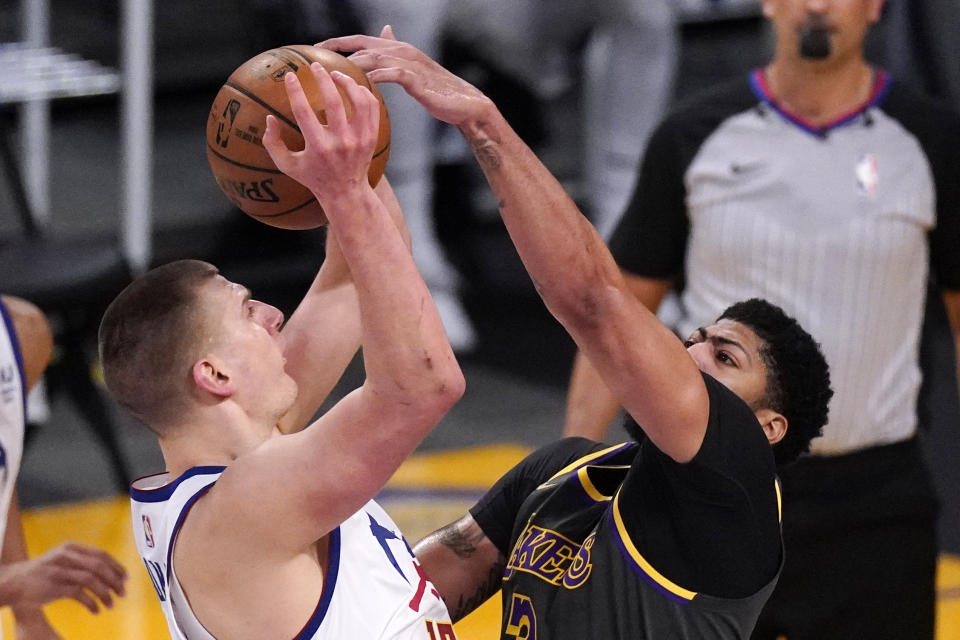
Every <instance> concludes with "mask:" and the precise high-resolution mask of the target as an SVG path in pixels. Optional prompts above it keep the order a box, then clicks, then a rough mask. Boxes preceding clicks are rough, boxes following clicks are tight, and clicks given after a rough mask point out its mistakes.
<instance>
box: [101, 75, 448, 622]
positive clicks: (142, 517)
mask: <svg viewBox="0 0 960 640" xmlns="http://www.w3.org/2000/svg"><path fill="white" fill-rule="evenodd" d="M312 69H313V74H314V77H315V79H316V82H317V85H318V87H319V89H320V93H321V95H322V98H323V104H324V109H325V112H326V119H327V123H326V125H321V124H320V122H319V121H318V119H317V116H316V114H315V113H314V111H313V109H312V107H311V106H310V105H309V104H308V102H307V99H306V97H305V95H304V92H303V89H302V87H301V85H300V83H299V81H298V80H297V78H296V76H295V75H294V74H292V73H289V74H287V75H286V77H285V79H284V82H285V83H286V90H287V93H288V95H289V97H290V102H291V105H292V106H293V112H294V115H295V117H296V120H297V123H298V125H299V128H300V130H301V131H302V133H303V135H304V138H305V141H306V146H305V149H304V150H303V151H299V152H291V151H290V150H289V149H288V148H287V147H286V145H285V144H284V142H283V141H282V140H281V137H280V136H281V134H280V126H281V123H280V122H279V121H278V120H276V119H275V118H273V117H272V116H269V117H268V118H267V124H266V129H265V131H264V133H263V144H264V146H265V148H266V149H267V150H268V151H269V153H270V155H271V157H272V158H273V159H274V161H275V162H276V164H277V166H278V167H279V168H280V169H281V170H282V171H284V173H287V174H288V175H290V176H291V177H293V178H295V179H297V180H299V181H300V182H301V183H303V184H304V185H306V186H307V187H308V188H309V189H310V190H311V192H312V193H313V194H314V195H315V197H316V198H317V200H318V201H319V202H320V204H321V205H322V206H323V209H324V211H325V212H326V214H327V218H328V219H329V227H328V240H327V252H326V256H325V259H324V264H323V266H322V267H321V269H320V272H319V273H318V275H317V278H316V280H315V281H314V283H313V285H312V286H311V288H310V290H309V291H308V292H307V294H306V296H305V298H304V300H303V301H302V302H301V303H300V305H299V306H298V308H297V310H296V311H295V312H294V313H293V315H292V316H291V317H290V320H289V321H288V322H287V323H286V325H285V326H283V328H282V330H281V325H283V314H282V313H281V312H280V311H279V310H277V309H275V308H273V307H271V306H269V305H267V304H264V303H262V302H258V301H256V300H253V299H251V297H250V292H249V290H247V289H246V288H245V287H242V286H240V285H238V284H234V283H232V282H229V281H228V280H226V279H225V278H223V277H222V276H220V275H219V274H218V273H217V270H216V268H215V267H213V265H209V264H207V263H203V262H199V261H193V260H184V261H179V262H175V263H171V264H168V265H163V266H161V267H158V268H156V269H154V270H152V271H150V272H148V273H146V274H144V275H143V276H141V277H140V278H138V279H137V280H135V281H134V282H133V283H131V284H130V285H129V286H128V287H127V288H126V289H125V290H124V291H123V292H122V293H121V294H120V295H119V296H118V297H117V299H116V300H114V301H113V303H111V305H110V307H109V308H108V309H107V312H106V313H105V315H104V317H103V320H102V322H101V325H100V354H101V359H102V362H103V368H104V378H105V380H106V382H107V386H108V388H109V389H110V391H111V393H112V394H113V395H114V397H115V398H116V399H117V400H118V401H119V402H120V404H121V405H123V406H125V407H126V408H128V409H129V410H130V411H131V412H132V413H133V414H134V415H135V416H137V417H138V418H139V419H140V420H141V421H143V422H144V423H145V424H146V425H147V426H148V427H149V428H150V429H151V430H152V431H153V432H154V433H155V434H157V436H158V439H159V444H160V447H161V449H162V451H163V455H164V460H165V463H166V467H167V470H166V473H165V474H161V475H159V476H153V477H150V478H147V479H143V480H140V481H138V482H137V483H135V486H134V487H133V489H132V491H131V497H132V500H133V513H134V523H133V526H134V533H135V536H136V538H137V541H138V547H139V548H140V551H141V554H142V555H143V559H144V562H145V564H146V568H147V570H148V571H149V572H150V574H151V577H152V578H153V580H154V583H155V584H156V585H157V593H158V595H159V596H160V600H161V603H162V605H163V607H164V611H165V613H166V614H167V620H168V623H169V627H170V631H171V634H172V635H173V637H174V638H177V639H178V640H179V639H181V638H187V639H189V640H198V639H200V640H203V639H208V638H211V637H212V638H217V639H218V640H246V639H251V640H253V639H256V640H271V639H274V638H276V639H282V640H289V639H290V638H297V639H298V640H306V639H307V638H336V639H337V640H339V639H341V638H347V637H357V638H364V639H367V638H402V639H406V638H410V639H414V638H417V639H422V640H440V639H441V638H443V639H445V640H446V639H450V638H453V629H452V627H451V626H450V625H449V616H448V615H447V613H446V610H445V608H444V606H443V604H442V602H441V601H440V599H439V597H438V596H437V595H436V594H435V591H434V589H433V587H432V586H431V585H430V583H429V581H428V580H427V578H426V576H425V575H423V574H422V572H421V571H419V570H418V569H417V566H416V565H415V564H414V562H413V559H412V556H411V554H410V551H409V549H408V547H407V545H406V544H405V543H404V542H403V539H402V537H401V535H400V533H399V531H398V530H397V528H396V525H394V524H393V523H392V522H390V521H389V519H388V518H387V517H386V514H385V513H384V512H383V511H381V510H380V509H379V507H377V506H376V505H375V504H374V503H372V502H370V500H371V498H373V496H374V495H376V493H377V492H379V490H380V489H381V488H382V486H383V485H384V483H386V481H387V480H388V479H389V477H390V476H391V475H392V474H393V472H394V471H396V469H397V467H398V466H399V465H400V463H401V462H402V461H403V460H404V459H405V458H406V457H407V455H409V454H410V453H411V452H412V451H413V449H414V448H415V447H416V446H417V445H418V444H419V442H420V441H421V439H422V438H423V437H424V436H425V435H426V434H427V433H428V432H429V431H430V429H432V428H433V426H434V425H435V424H436V423H437V421H439V420H440V418H441V417H442V416H443V415H444V413H446V411H447V410H448V409H449V408H450V407H451V406H452V405H453V403H454V402H456V400H458V399H459V397H460V395H461V394H462V393H463V376H462V374H461V372H460V369H459V366H458V365H457V362H456V359H455V358H454V356H453V352H452V350H451V349H450V345H449V343H448V341H447V339H446V336H445V334H444V332H443V326H442V324H441V322H440V318H439V315H438V314H437V311H436V308H435V307H434V305H433V302H432V300H431V299H430V296H429V292H428V290H427V288H426V285H425V284H424V283H423V280H422V278H421V277H420V275H419V273H418V272H417V270H416V266H415V265H414V263H413V259H412V257H411V253H410V248H409V245H408V244H407V243H406V242H405V241H404V240H405V238H404V230H403V225H402V218H401V217H400V214H399V207H398V206H397V204H396V200H395V198H394V196H393V192H392V191H391V190H390V187H389V185H388V184H387V182H386V181H385V180H382V181H381V183H380V184H378V185H377V188H376V190H374V189H372V188H371V187H370V186H369V184H368V182H367V177H366V176H367V169H368V167H369V163H370V158H371V156H372V154H373V148H374V144H375V142H376V137H377V130H378V114H379V103H378V101H377V100H376V98H374V97H373V95H372V94H371V93H370V92H369V91H368V90H367V89H365V88H362V87H360V86H358V85H357V84H356V82H354V81H353V80H351V79H349V78H348V77H346V76H345V75H343V74H340V73H334V74H332V75H331V74H328V73H327V72H326V71H324V70H323V68H322V67H321V66H320V65H318V64H315V65H313V67H312ZM338 88H339V89H340V91H341V92H342V94H343V96H345V97H342V96H341V93H338ZM346 100H349V102H350V103H351V106H352V109H351V118H350V120H347V117H346V107H345V105H344V101H346ZM391 213H393V214H394V216H393V219H391ZM358 310H359V312H358ZM358 313H359V319H358ZM361 342H362V344H363V356H364V365H365V371H366V379H365V381H364V383H363V385H362V386H361V387H360V388H358V389H356V390H355V391H353V392H352V393H350V394H348V395H347V396H346V397H345V398H343V399H342V400H340V401H339V402H338V403H336V404H335V405H334V406H333V407H332V408H331V409H330V410H329V411H327V412H326V413H325V414H324V415H322V416H321V417H320V418H319V419H317V420H316V421H315V422H313V423H312V424H311V425H310V426H309V427H308V428H305V429H304V428H303V427H304V426H306V425H307V423H308V422H309V421H310V420H311V419H312V417H313V415H314V414H315V413H316V411H317V409H318V408H319V407H320V405H321V403H322V402H323V400H324V399H325V398H326V396H327V394H328V393H329V391H330V390H331V389H332V388H333V385H334V384H335V383H336V381H337V380H338V379H339V377H340V375H341V374H342V372H343V370H344V369H345V367H346V365H347V364H348V363H349V361H350V359H351V358H352V356H353V354H354V353H355V352H356V349H357V347H358V345H359V343H361Z"/></svg>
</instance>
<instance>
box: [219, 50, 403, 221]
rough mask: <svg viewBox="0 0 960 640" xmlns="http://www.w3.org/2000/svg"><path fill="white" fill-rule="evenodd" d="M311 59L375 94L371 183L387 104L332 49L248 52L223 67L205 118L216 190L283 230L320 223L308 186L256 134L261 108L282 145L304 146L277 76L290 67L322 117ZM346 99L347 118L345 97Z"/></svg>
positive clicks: (386, 126) (382, 148)
mask: <svg viewBox="0 0 960 640" xmlns="http://www.w3.org/2000/svg"><path fill="white" fill-rule="evenodd" d="M312 62H319V63H320V64H322V65H323V66H324V68H325V69H327V71H340V72H342V73H345V74H346V75H348V76H350V77H351V78H353V79H354V80H356V81H357V84H359V85H361V86H365V87H367V88H368V89H370V91H371V92H373V95H375V96H376V97H377V98H378V99H379V100H380V135H379V138H378V139H377V147H376V151H374V153H373V158H372V160H371V162H370V170H369V172H368V173H367V179H368V180H369V181H370V184H371V185H376V184H377V182H379V181H380V177H381V176H382V175H383V170H384V168H385V167H386V164H387V157H388V156H389V155H390V119H389V117H388V116H387V108H386V106H385V105H384V103H383V98H382V97H381V95H380V92H379V91H377V88H376V87H375V86H374V85H373V83H371V82H370V81H369V80H368V79H367V77H366V75H365V74H364V73H363V71H361V70H360V68H359V67H357V66H356V65H355V64H353V63H352V62H350V61H349V60H347V59H346V58H345V57H344V56H342V55H340V54H339V53H336V52H334V51H328V50H326V49H320V48H318V47H313V46H309V45H290V46H286V47H278V48H276V49H270V50H269V51H264V52H263V53H261V54H259V55H257V56H254V57H253V58H251V59H250V60H248V61H247V62H245V63H243V64H242V65H241V66H240V67H239V68H238V69H237V70H236V71H234V72H233V73H232V74H230V77H229V78H227V82H226V84H224V85H223V87H221V89H220V92H219V93H217V97H216V98H215V99H214V101H213V106H212V107H211V108H210V116H209V117H208V118H207V160H208V161H209V162H210V168H211V169H212V170H213V176H214V178H216V180H217V184H218V185H220V189H222V190H223V192H224V194H226V196H227V198H229V199H230V201H231V202H233V204H235V205H236V206H237V207H239V208H240V210H242V211H243V212H244V213H246V214H247V215H249V216H250V217H252V218H255V219H257V220H259V221H260V222H264V223H266V224H269V225H271V226H274V227H280V228H282V229H313V228H315V227H320V226H323V225H325V224H326V223H327V217H326V215H324V213H323V209H322V208H321V207H320V204H319V203H318V202H317V201H316V199H315V198H314V197H313V194H312V193H310V190H309V189H307V188H306V187H304V186H303V185H302V184H300V183H299V182H297V181H296V180H294V179H293V178H291V177H289V176H287V175H286V174H284V173H283V172H281V171H280V170H279V169H277V167H276V165H275V164H274V163H273V160H271V159H270V156H269V154H267V150H266V149H264V148H263V142H262V141H261V138H262V137H263V131H264V129H265V128H266V122H267V120H266V119H267V114H273V115H274V116H275V117H276V118H277V120H278V124H280V127H281V138H282V139H283V141H284V142H285V143H286V145H287V147H288V148H289V149H290V150H291V151H298V150H302V149H303V147H304V142H303V136H302V135H301V134H300V129H299V127H298V126H297V121H296V119H295V118H294V116H293V112H292V111H291V109H290V103H289V101H288V100H287V93H286V90H285V89H284V83H283V78H284V76H285V75H286V74H287V72H290V71H292V72H294V73H296V74H297V78H298V79H299V80H300V83H301V84H302V85H303V90H304V93H306V96H307V99H308V100H309V101H310V104H311V105H313V107H314V109H315V110H316V112H317V117H318V118H319V119H320V122H321V123H326V118H325V116H324V113H323V98H322V97H321V95H320V91H319V89H318V88H317V84H316V81H315V80H314V78H313V74H312V73H311V71H310V64H311V63H312ZM341 95H343V92H342V91H341ZM345 106H346V108H347V117H348V118H349V117H350V103H349V100H347V99H346V97H345Z"/></svg>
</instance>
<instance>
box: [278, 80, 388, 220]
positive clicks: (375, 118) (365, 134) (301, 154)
mask: <svg viewBox="0 0 960 640" xmlns="http://www.w3.org/2000/svg"><path fill="white" fill-rule="evenodd" d="M310 70H311V72H312V73H313V77H314V78H315V79H316V81H317V86H318V88H319V90H320V95H321V97H322V98H323V111H324V113H325V115H326V120H327V122H326V124H322V123H321V122H320V119H319V118H318V117H317V114H316V112H315V111H314V108H313V107H312V106H311V105H310V103H309V101H308V100H307V96H306V94H305V93H304V91H303V87H302V86H301V84H300V80H299V79H298V78H297V76H296V75H295V74H293V73H288V74H287V75H286V76H285V77H284V85H285V88H286V91H287V97H288V98H289V100H290V107H291V109H292V111H293V115H294V117H295V118H296V120H297V124H298V125H299V126H300V132H301V133H302V134H303V138H304V142H305V147H304V149H303V151H291V150H290V149H289V148H288V147H287V145H286V144H285V143H284V142H283V140H281V139H280V125H279V123H278V122H277V119H276V118H275V117H274V116H272V115H268V116H267V127H266V130H265V131H264V134H263V146H264V148H265V149H266V150H267V153H269V154H270V158H271V159H273V161H274V163H275V164H276V165H277V168H279V169H280V170H281V171H283V172H284V173H285V174H287V175H288V176H290V177H291V178H293V179H294V180H296V181H297V182H299V183H301V184H302V185H304V186H305V187H307V188H308V189H310V191H311V192H312V193H313V195H314V196H315V197H316V198H317V200H318V201H319V202H320V204H321V206H324V208H325V209H326V208H327V207H326V204H327V203H329V202H331V201H332V200H334V199H336V198H337V197H338V196H340V195H342V194H344V193H347V192H348V191H350V190H351V189H354V188H356V187H358V186H361V185H366V184H367V171H368V170H369V167H370V160H371V158H372V157H373V152H374V149H375V147H376V143H377V136H378V132H379V123H380V103H379V101H378V100H377V98H376V97H375V96H374V95H373V94H372V93H371V92H370V91H369V90H368V89H366V88H365V87H361V86H360V85H358V84H357V83H356V82H355V81H354V80H353V78H351V77H349V76H347V75H346V74H343V73H341V72H339V71H334V72H333V73H328V72H327V70H326V69H324V68H323V65H321V64H320V63H319V62H314V63H313V64H312V65H310ZM338 86H339V87H340V88H341V89H343V91H344V92H345V93H346V97H347V99H349V101H350V104H351V106H352V111H353V113H352V117H351V118H350V119H349V120H348V119H347V113H346V107H345V105H344V99H343V98H342V97H341V95H340V93H339V92H338V91H337V87H338Z"/></svg>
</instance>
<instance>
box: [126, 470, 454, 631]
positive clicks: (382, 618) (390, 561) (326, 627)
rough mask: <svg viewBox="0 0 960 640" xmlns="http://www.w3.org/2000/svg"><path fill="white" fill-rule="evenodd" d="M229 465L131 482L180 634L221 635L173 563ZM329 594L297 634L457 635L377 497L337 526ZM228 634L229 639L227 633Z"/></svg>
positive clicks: (153, 569) (154, 568)
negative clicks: (197, 610)
mask: <svg viewBox="0 0 960 640" xmlns="http://www.w3.org/2000/svg"><path fill="white" fill-rule="evenodd" d="M223 469H224V468H223V467H195V468H193V469H190V470H189V471H187V472H186V473H184V474H183V475H182V476H180V477H179V478H177V479H176V480H174V481H172V482H169V474H166V473H162V474H158V475H154V476H148V477H146V478H141V479H139V480H137V481H136V482H134V483H133V485H132V486H131V489H130V497H131V502H132V516H133V532H134V538H135V539H136V543H137V549H138V551H139V552H140V556H141V558H142V559H143V562H144V564H145V565H146V567H147V571H148V573H149V574H150V579H151V580H152V581H153V586H154V588H155V589H156V591H157V596H158V597H159V598H160V606H161V608H162V609H163V614H164V616H165V617H166V619H167V626H168V627H169V629H170V635H171V637H172V638H173V640H216V639H214V637H213V636H212V635H211V634H210V633H209V632H208V631H207V630H206V629H204V628H203V625H201V624H200V622H199V621H198V620H197V618H196V616H195V615H194V613H193V611H192V610H191V609H190V605H189V603H188V602H187V599H186V597H185V596H184V594H183V590H182V589H181V588H180V584H179V582H178V581H177V578H176V572H175V571H174V570H173V566H172V563H171V549H172V547H173V541H174V540H175V538H176V535H177V533H178V531H179V529H180V526H181V525H182V523H183V519H184V517H185V516H186V514H187V512H188V511H189V509H190V507H191V506H192V504H193V503H194V501H196V500H197V498H199V497H200V496H202V495H203V494H204V493H205V492H206V491H207V490H208V489H209V488H210V487H211V486H213V484H214V483H215V482H216V481H217V479H218V478H219V477H220V474H221V473H222V472H223ZM329 553H330V556H329V562H328V567H327V574H326V576H325V579H324V587H323V594H322V595H321V597H320V601H319V602H318V603H317V608H316V610H315V611H314V613H313V615H312V616H310V618H309V619H308V620H304V625H303V630H302V631H301V632H300V633H299V634H297V636H296V637H295V638H294V639H293V640H319V639H324V640H334V639H335V640H341V639H343V638H363V639H364V640H367V639H369V640H375V639H378V638H382V639H384V640H387V639H397V640H455V638H456V636H455V635H454V632H453V625H452V624H451V622H450V616H449V614H448V613H447V609H446V606H444V604H443V601H442V600H441V599H440V597H439V595H438V594H437V592H436V590H435V589H434V587H433V585H432V584H431V583H430V581H429V580H427V578H426V574H425V573H424V572H423V570H422V569H421V568H420V565H419V563H418V562H417V561H416V559H415V558H414V556H413V552H412V551H411V550H410V546H409V545H408V544H407V542H406V540H404V538H403V536H402V535H401V533H400V529H399V528H398V527H397V525H396V524H395V523H394V522H393V520H392V519H391V518H390V516H388V515H387V513H386V512H385V511H384V510H383V509H382V508H381V507H380V505H378V504H377V503H376V502H374V501H372V500H371V501H370V502H368V503H367V504H365V505H364V506H363V508H362V509H360V510H359V511H357V512H356V513H355V514H353V515H352V516H350V517H349V518H348V519H347V520H346V521H345V522H343V523H342V524H341V525H340V526H339V527H337V528H336V529H335V530H333V531H332V532H331V533H330V552H329ZM223 640H228V639H223Z"/></svg>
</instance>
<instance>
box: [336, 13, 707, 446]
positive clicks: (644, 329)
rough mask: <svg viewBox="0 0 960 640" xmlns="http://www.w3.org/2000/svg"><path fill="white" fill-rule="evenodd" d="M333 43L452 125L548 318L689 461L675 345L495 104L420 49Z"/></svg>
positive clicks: (688, 369) (699, 398)
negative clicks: (475, 162)
mask: <svg viewBox="0 0 960 640" xmlns="http://www.w3.org/2000/svg"><path fill="white" fill-rule="evenodd" d="M381 35H382V36H383V37H381V38H373V37H369V36H350V37H346V38H334V39H331V40H328V41H326V42H324V43H322V46H325V47H328V48H331V49H335V50H343V51H355V52H356V53H354V54H352V55H351V56H350V59H351V60H352V61H354V62H355V63H357V64H358V65H359V66H360V67H361V68H362V69H364V70H365V71H366V72H367V73H368V75H369V76H370V78H371V79H372V80H373V81H374V82H396V83H398V84H400V85H401V86H403V87H404V89H405V90H406V91H407V92H408V93H409V94H410V95H411V96H413V97H414V98H415V99H417V100H418V101H419V102H420V103H421V104H422V105H423V106H424V107H425V108H426V109H427V110H428V111H429V112H430V113H431V114H432V115H433V116H434V117H435V118H438V119H440V120H443V121H444V122H447V123H450V124H452V125H454V126H456V127H457V128H458V129H459V130H460V132H461V133H462V135H463V136H464V138H465V139H466V140H467V142H468V143H469V144H470V147H471V149H472V150H473V153H474V155H475V156H476V158H477V160H478V162H479V163H480V165H481V168H482V169H483V171H484V174H485V175H486V177H487V181H488V182H489V183H490V186H491V188H492V189H493V192H494V194H495V195H496V198H497V202H498V204H499V208H500V214H501V216H502V217H503V220H504V223H505V224H506V227H507V230H508V232H509V233H510V237H511V238H512V240H513V243H514V245H515V246H516V248H517V252H518V253H519V255H520V258H521V260H522V261H523V263H524V265H525V267H526V269H527V272H528V273H529V274H530V276H531V278H532V279H533V282H534V285H535V286H536V288H537V291H538V292H539V293H540V296H541V297H542V298H543V300H544V302H545V303H546V305H547V307H548V308H549V310H550V312H551V313H552V314H553V315H554V316H555V317H556V318H557V319H558V320H559V321H560V322H561V323H562V324H563V325H564V327H565V328H566V329H567V331H568V333H570V335H571V336H572V337H573V339H574V340H575V341H576V343H577V346H578V347H579V348H580V350H581V351H583V352H584V354H585V355H586V356H587V357H588V358H589V360H590V362H591V363H592V365H593V366H594V367H595V368H596V369H597V371H598V373H599V374H600V377H601V378H602V379H603V380H604V381H605V382H606V383H607V385H608V386H609V387H610V390H611V392H612V393H613V395H614V396H615V397H616V398H617V399H618V400H619V401H620V402H621V404H622V405H623V406H624V407H625V408H626V409H627V411H629V412H630V414H631V415H632V416H633V417H634V418H635V419H636V421H637V422H638V423H639V424H641V425H643V428H644V430H645V432H646V433H647V435H648V436H649V437H650V439H651V440H652V441H653V443H654V444H655V445H656V446H657V447H658V448H660V449H661V450H662V451H664V452H665V453H666V454H667V455H669V456H671V457H672V458H674V459H675V460H677V461H681V462H683V461H688V460H690V459H691V458H692V457H693V456H694V455H695V454H696V452H697V451H698V450H699V448H700V444H701V442H702V441H703V435H704V433H705V431H706V424H707V417H708V414H709V400H708V397H707V393H706V388H705V387H704V384H703V381H702V378H701V376H700V373H699V371H698V370H697V367H696V365H695V364H694V362H693V360H692V359H691V358H690V356H689V355H688V354H687V353H686V350H685V349H684V348H683V345H682V344H681V343H680V341H679V340H678V339H677V338H676V337H675V336H674V335H673V334H672V333H671V332H670V330H669V329H667V328H666V327H665V326H663V325H662V324H661V323H660V322H659V321H658V320H657V318H656V316H654V315H653V314H652V313H650V311H649V310H647V309H646V308H645V307H644V306H643V305H642V304H641V303H640V302H639V301H637V299H636V298H635V297H634V296H633V295H632V294H631V292H630V290H629V288H628V287H627V285H626V283H625V282H624V280H623V277H622V276H621V275H620V272H619V269H618V268H617V265H616V263H615V262H614V260H613V257H612V256H611V255H610V252H609V251H608V250H607V248H606V246H605V244H604V243H603V241H602V239H601V238H600V236H599V235H598V234H597V232H596V231H595V230H594V228H593V227H592V226H591V225H590V223H589V222H588V221H587V219H586V218H585V217H584V216H583V215H582V214H581V213H580V211H579V210H578V209H577V207H576V205H575V204H574V203H573V201H572V200H571V199H570V198H569V197H568V196H567V194H566V193H565V192H564V190H563V187H562V186H561V185H560V183H559V182H557V180H556V179H555V178H554V177H553V176H552V175H551V174H550V172H549V171H548V170H547V168H546V167H544V166H543V164H542V163H541V162H540V161H539V159H537V157H536V156H535V155H534V154H533V152H532V151H531V150H530V149H529V148H528V147H527V146H526V144H524V142H523V141H522V140H521V139H520V137H519V136H518V135H517V134H516V132H514V131H513V129H512V128H511V127H510V126H509V124H508V123H507V122H506V120H505V119H504V118H503V116H502V115H501V114H500V112H499V111H498V110H497V108H496V106H495V105H494V104H493V103H492V102H491V101H490V100H489V99H488V98H487V97H486V96H484V95H483V94H482V93H481V92H480V91H478V90H477V89H476V88H475V87H473V86H472V85H470V84H468V83H467V82H465V81H464V80H462V79H460V78H458V77H456V76H454V75H453V74H451V73H450V72H448V71H447V70H445V69H444V68H443V67H441V66H440V65H438V64H437V63H436V62H434V61H433V60H431V59H429V58H428V57H427V56H425V55H424V54H423V53H421V52H420V51H418V50H417V49H416V48H414V47H412V46H410V45H408V44H405V43H400V42H397V41H395V40H393V39H392V33H391V32H390V31H389V29H385V30H384V32H383V33H382V34H381Z"/></svg>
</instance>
